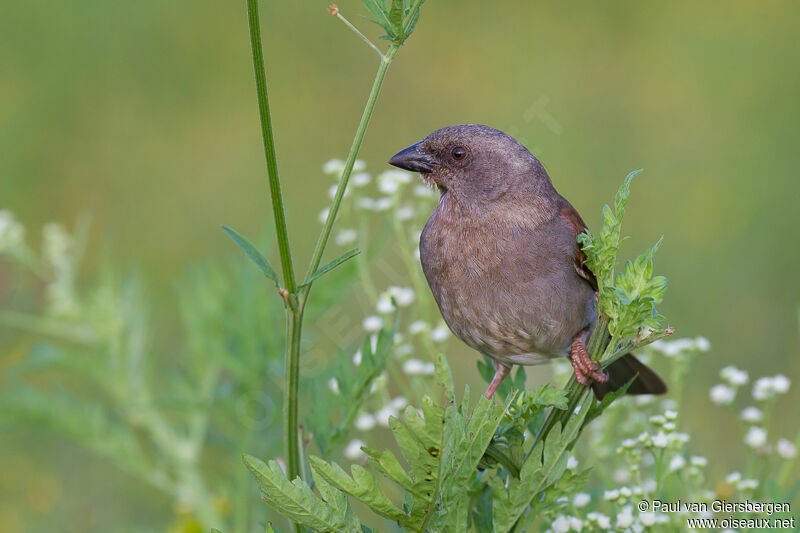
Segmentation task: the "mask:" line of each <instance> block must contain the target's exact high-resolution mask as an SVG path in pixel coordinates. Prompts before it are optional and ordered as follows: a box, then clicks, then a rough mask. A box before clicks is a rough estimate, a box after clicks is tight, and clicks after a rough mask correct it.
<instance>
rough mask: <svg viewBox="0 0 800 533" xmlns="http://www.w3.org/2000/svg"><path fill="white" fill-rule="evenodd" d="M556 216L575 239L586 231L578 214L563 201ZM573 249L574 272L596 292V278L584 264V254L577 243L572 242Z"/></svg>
mask: <svg viewBox="0 0 800 533" xmlns="http://www.w3.org/2000/svg"><path fill="white" fill-rule="evenodd" d="M558 216H559V218H560V219H561V220H563V221H564V222H566V223H567V224H569V227H570V228H572V231H573V232H574V233H575V237H576V238H577V237H578V235H580V234H581V233H582V232H583V230H585V229H586V224H584V222H583V219H582V218H581V216H580V215H579V214H578V211H576V210H575V208H574V207H572V205H571V204H570V203H569V202H567V201H566V200H564V205H563V206H562V207H561V209H559V211H558ZM574 245H575V249H574V252H573V254H572V259H573V263H574V265H575V272H577V273H578V275H579V276H580V277H582V278H583V279H585V280H586V282H587V283H588V284H589V285H591V286H592V289H594V290H595V291H596V290H597V278H596V277H595V276H594V273H592V271H591V270H589V268H588V267H587V266H586V265H585V264H584V261H586V254H585V253H583V250H582V249H581V247H580V245H578V241H577V240H576V241H575V242H574Z"/></svg>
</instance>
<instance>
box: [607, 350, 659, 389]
mask: <svg viewBox="0 0 800 533" xmlns="http://www.w3.org/2000/svg"><path fill="white" fill-rule="evenodd" d="M606 372H607V373H608V381H606V382H605V383H599V382H597V381H594V382H592V389H593V390H594V394H595V396H597V397H598V398H599V399H601V400H602V399H603V396H605V395H606V394H608V393H609V392H614V391H616V390H619V389H621V388H622V387H624V386H625V384H626V383H628V382H629V381H630V380H631V379H632V378H633V377H634V376H636V379H635V380H634V381H633V383H631V386H630V387H628V390H627V391H626V394H664V393H666V392H667V385H666V384H665V383H664V380H662V379H661V378H660V377H659V376H658V374H656V373H655V372H654V371H653V370H651V369H650V368H649V367H647V366H645V364H644V363H642V362H641V361H639V360H638V359H636V358H635V357H634V356H633V354H630V353H628V354H625V355H623V356H622V357H620V358H619V359H617V360H616V361H614V362H613V363H611V365H610V366H609V367H608V368H606Z"/></svg>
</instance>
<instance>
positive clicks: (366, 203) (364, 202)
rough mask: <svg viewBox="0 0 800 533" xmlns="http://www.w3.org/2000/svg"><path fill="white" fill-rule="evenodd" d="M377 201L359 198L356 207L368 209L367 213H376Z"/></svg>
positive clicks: (365, 197) (367, 197)
mask: <svg viewBox="0 0 800 533" xmlns="http://www.w3.org/2000/svg"><path fill="white" fill-rule="evenodd" d="M375 204H376V202H375V199H374V198H370V197H369V196H364V197H363V198H359V199H358V200H357V201H356V207H357V208H359V209H366V210H367V211H374V210H375Z"/></svg>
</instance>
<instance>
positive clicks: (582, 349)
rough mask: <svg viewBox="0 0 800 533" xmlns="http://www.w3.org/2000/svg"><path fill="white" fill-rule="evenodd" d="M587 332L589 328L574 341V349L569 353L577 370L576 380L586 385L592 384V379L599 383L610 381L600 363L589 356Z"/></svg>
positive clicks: (573, 366) (573, 367)
mask: <svg viewBox="0 0 800 533" xmlns="http://www.w3.org/2000/svg"><path fill="white" fill-rule="evenodd" d="M587 334H588V331H587V330H584V331H582V332H581V333H579V334H578V336H577V337H576V338H575V340H574V341H573V342H572V349H571V350H570V353H569V360H570V362H571V363H572V369H573V370H574V371H575V380H576V381H577V382H578V383H580V384H581V385H583V386H584V387H588V386H589V385H591V384H592V381H596V382H598V383H605V382H606V381H608V374H607V373H606V372H602V371H601V370H600V365H599V364H598V363H597V362H596V361H592V359H591V358H590V357H589V352H588V351H587V350H586V340H585V339H586V335H587Z"/></svg>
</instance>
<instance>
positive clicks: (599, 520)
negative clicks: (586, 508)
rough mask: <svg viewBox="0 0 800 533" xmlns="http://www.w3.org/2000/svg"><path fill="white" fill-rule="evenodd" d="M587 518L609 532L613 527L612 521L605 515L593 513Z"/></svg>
mask: <svg viewBox="0 0 800 533" xmlns="http://www.w3.org/2000/svg"><path fill="white" fill-rule="evenodd" d="M586 518H587V519H588V520H590V521H592V522H594V523H596V524H597V526H598V527H599V528H600V529H606V530H607V529H609V528H610V527H611V519H610V518H609V517H607V516H606V515H604V514H603V513H597V512H591V513H589V514H587V515H586Z"/></svg>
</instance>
